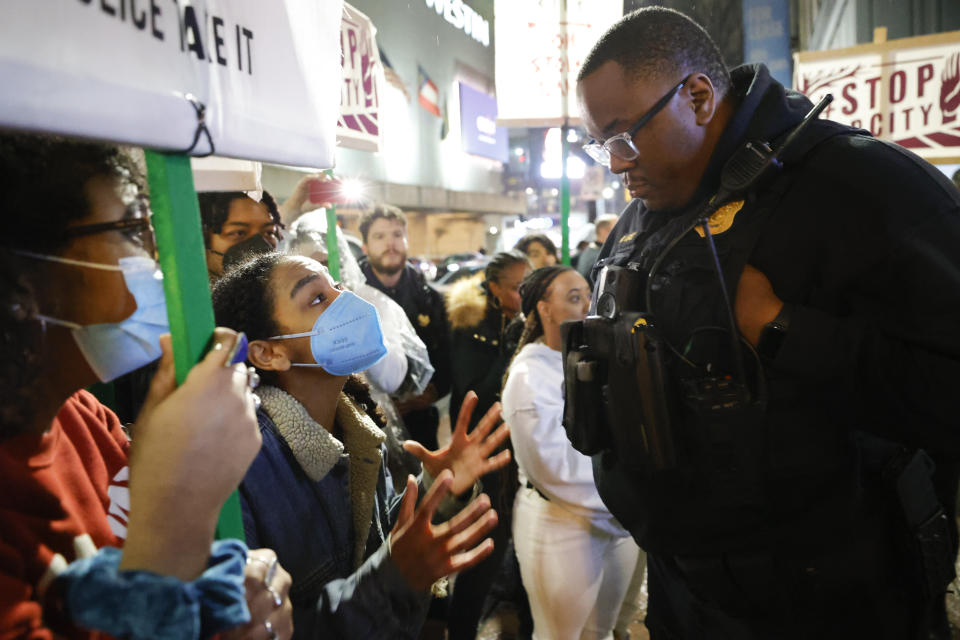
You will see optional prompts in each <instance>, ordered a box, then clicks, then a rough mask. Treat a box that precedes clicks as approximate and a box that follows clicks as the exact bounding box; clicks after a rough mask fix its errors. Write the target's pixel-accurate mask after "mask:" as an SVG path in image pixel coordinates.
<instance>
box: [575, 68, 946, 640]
mask: <svg viewBox="0 0 960 640" xmlns="http://www.w3.org/2000/svg"><path fill="white" fill-rule="evenodd" d="M732 79H733V82H732V88H731V91H732V93H733V95H734V97H735V98H736V100H737V101H738V107H737V109H736V112H735V115H734V116H733V118H732V120H731V121H730V122H729V124H728V126H727V128H726V130H725V131H724V133H723V135H722V137H721V139H720V141H719V142H718V145H717V147H716V150H715V152H714V155H713V157H712V158H711V160H710V163H709V165H708V168H707V170H706V173H705V175H704V177H703V180H702V182H701V184H700V185H699V188H698V191H697V192H696V195H695V196H694V198H693V199H692V201H691V203H690V205H689V206H688V207H687V208H685V209H683V210H681V211H674V212H656V211H651V210H647V209H646V208H645V207H644V205H643V203H642V202H641V201H640V200H634V201H633V202H631V203H630V204H629V205H628V206H627V208H626V210H625V211H624V213H623V215H621V216H620V220H619V222H618V223H617V225H616V226H615V228H614V229H613V231H612V232H611V234H610V237H609V238H608V239H607V241H606V243H605V244H604V247H603V250H602V252H601V255H600V260H599V261H598V265H597V267H596V269H595V270H594V274H593V275H594V278H595V279H596V278H597V277H599V275H600V270H601V269H602V268H603V267H604V266H607V265H619V266H627V265H630V264H631V263H632V265H633V267H635V268H636V270H637V272H638V273H639V274H641V277H643V278H644V280H645V276H644V274H646V273H648V271H649V269H650V267H651V266H652V264H653V262H654V261H655V260H656V258H657V257H658V256H659V255H660V254H661V252H662V251H663V250H664V247H665V246H666V245H667V244H668V243H669V242H670V240H672V239H673V238H674V237H676V236H677V235H678V234H679V233H680V232H682V230H683V229H684V226H685V225H687V224H688V222H689V221H690V220H691V215H690V214H691V212H692V211H694V210H695V209H697V208H698V207H699V206H700V205H702V203H703V202H705V201H706V200H707V199H708V198H709V197H710V196H711V195H712V194H713V193H714V192H716V191H717V188H718V186H719V176H720V171H721V168H722V167H723V165H724V163H725V162H726V161H727V159H728V158H729V157H730V156H731V154H732V153H733V151H734V150H735V149H737V148H738V147H739V146H740V145H741V144H742V143H743V142H745V141H748V140H763V141H769V142H774V141H777V140H782V139H783V136H784V134H785V133H786V132H788V131H789V130H791V129H792V128H793V127H795V126H796V125H797V124H798V123H799V122H800V121H801V119H802V118H803V116H804V114H806V113H807V112H808V111H809V110H810V109H811V107H812V105H811V103H810V102H809V101H808V100H807V99H806V98H805V97H804V96H802V95H800V94H798V93H795V92H793V91H786V92H785V90H784V88H783V87H782V86H781V85H780V84H778V83H777V82H776V81H774V80H772V79H771V78H770V76H769V73H768V71H767V70H766V68H765V67H764V66H763V65H756V66H752V65H751V66H745V67H739V68H737V69H734V70H733V71H732ZM934 99H935V98H934ZM774 146H775V144H774ZM792 149H793V150H792V152H788V154H787V157H786V158H785V169H784V171H783V172H782V173H781V174H780V175H779V177H777V178H776V179H775V180H773V181H772V182H771V181H768V182H767V183H764V185H763V186H761V187H759V188H758V189H757V190H755V192H753V193H750V194H748V195H747V196H745V197H744V198H743V200H744V202H743V205H742V208H739V210H737V207H738V206H739V205H734V206H733V207H732V208H731V209H728V210H727V211H728V216H727V220H726V222H725V223H723V224H720V226H719V227H718V229H717V230H716V231H715V234H716V235H715V241H716V245H717V251H718V252H719V255H720V262H721V264H722V265H723V267H724V269H725V277H726V279H727V282H728V286H729V287H730V292H731V297H732V296H733V293H734V292H735V290H736V283H737V281H738V279H739V275H740V272H741V271H742V267H743V264H744V263H745V262H747V261H749V263H750V264H752V265H753V266H755V267H756V268H757V269H759V270H760V271H761V272H763V273H764V274H765V275H766V276H767V277H768V278H769V280H770V281H771V283H772V285H773V289H774V291H775V293H776V294H777V296H778V297H779V298H780V299H782V300H783V301H784V302H785V303H788V304H789V305H790V307H789V308H790V309H791V313H790V319H789V328H788V330H787V332H786V335H785V338H784V340H783V342H782V344H781V345H780V348H779V349H778V350H777V351H776V352H775V353H773V354H769V355H771V356H772V357H769V358H766V359H765V361H764V371H765V376H764V379H765V382H766V386H767V402H766V408H765V412H763V413H762V416H761V417H760V418H759V419H758V420H757V421H756V423H755V424H748V423H749V422H750V421H749V420H745V421H744V424H743V425H742V427H743V428H742V429H741V428H740V426H741V425H737V424H733V425H727V427H730V428H729V429H728V431H727V433H732V434H734V435H733V438H734V439H736V438H740V441H739V442H735V443H734V446H733V447H732V448H731V449H723V448H722V447H714V446H711V445H706V446H702V445H703V443H702V442H701V446H700V448H699V449H697V448H696V447H692V448H691V449H690V450H691V451H694V453H692V454H690V455H689V457H688V458H687V466H686V467H685V468H682V469H681V470H679V471H675V472H666V473H659V474H652V475H650V474H645V473H644V472H642V471H640V470H638V469H637V467H636V465H635V464H633V462H634V460H633V458H634V456H635V455H636V452H629V451H618V450H615V448H608V449H607V450H605V451H603V452H602V453H599V454H597V455H594V456H593V462H594V474H595V479H596V483H597V487H598V489H599V493H600V495H601V497H602V498H603V500H604V502H605V503H606V504H607V506H608V507H609V508H610V510H611V512H612V513H613V514H614V515H615V516H616V517H617V518H618V519H619V520H620V522H622V523H623V525H624V526H625V527H626V528H627V529H629V530H630V531H631V533H632V534H633V535H634V537H635V538H636V540H637V542H638V543H639V544H640V545H641V546H642V547H643V548H645V549H646V550H647V552H648V553H649V567H650V569H649V570H650V604H649V614H648V620H647V623H648V627H649V628H650V630H651V636H652V637H653V638H654V639H657V638H696V639H698V640H704V639H711V638H725V639H726V638H736V639H738V640H740V639H744V638H830V637H844V638H846V637H869V638H898V639H899V638H913V637H940V635H938V634H941V635H942V634H944V633H947V632H946V619H945V614H944V611H943V598H942V593H941V594H940V595H939V597H933V598H926V599H924V598H922V597H921V595H920V591H921V590H920V589H919V588H918V587H917V586H916V581H915V580H912V578H911V576H914V574H913V573H911V571H913V565H914V563H913V562H912V560H908V559H907V556H906V555H905V553H904V552H903V551H902V547H901V546H899V545H898V542H901V541H903V540H904V536H902V535H901V527H900V525H899V524H898V523H899V522H900V520H898V518H899V517H900V513H899V508H898V505H896V504H894V503H895V501H894V500H891V498H890V495H891V494H890V492H889V491H888V490H887V489H886V488H885V485H884V482H883V480H882V479H883V478H885V477H887V476H886V472H887V470H888V469H887V468H886V467H884V466H883V464H884V463H885V462H886V459H883V460H880V461H879V462H878V461H877V460H873V461H871V460H869V458H871V456H872V457H877V456H875V455H873V454H872V453H871V452H870V451H867V450H865V449H863V448H861V447H860V446H858V444H857V441H856V440H855V438H854V434H855V433H857V432H868V433H870V434H873V435H877V436H880V437H882V438H883V439H884V440H883V442H895V443H900V444H902V445H905V446H906V447H908V448H914V447H922V448H923V449H925V450H926V451H927V452H929V454H930V456H931V457H932V458H933V460H934V461H935V462H936V465H937V468H936V473H935V474H934V477H933V483H934V486H935V488H936V494H937V496H938V497H939V499H940V502H941V503H942V505H943V506H944V507H945V508H946V514H947V518H949V523H950V525H951V526H950V527H949V533H947V534H946V537H947V538H949V539H947V540H941V542H943V543H944V544H945V545H946V547H948V552H950V553H952V554H953V555H955V554H956V539H955V538H956V530H955V527H953V526H952V525H953V523H954V522H955V520H954V516H955V513H954V503H955V497H956V491H957V482H958V464H957V461H958V456H960V428H958V426H960V415H958V412H957V411H956V409H955V407H954V395H955V394H956V393H957V389H960V192H958V191H957V189H956V187H955V186H954V185H953V184H952V183H951V182H950V181H949V180H947V179H946V178H945V177H944V176H942V175H941V174H940V173H939V172H938V171H937V170H936V169H935V168H933V167H931V166H930V165H929V164H927V163H926V162H924V161H923V160H921V159H919V158H917V157H916V156H914V155H913V154H911V153H910V152H908V151H906V150H904V149H902V148H900V147H897V146H896V145H893V144H889V143H887V142H883V141H880V140H877V139H874V138H872V137H870V136H869V134H867V133H866V132H863V131H859V130H854V129H849V128H847V127H843V126H841V125H838V124H836V123H832V122H828V121H824V120H818V121H815V122H813V123H811V125H810V126H809V127H808V128H807V129H806V131H805V133H804V134H802V136H801V138H800V139H799V140H798V141H797V144H796V145H794V146H793V147H792ZM731 211H733V213H730V212H731ZM755 225H759V226H755ZM751 230H755V231H753V232H752V231H751ZM751 234H752V235H754V236H756V237H755V238H754V239H753V240H744V239H745V238H749V237H750V236H751ZM738 252H739V254H738ZM712 260H713V258H712V256H711V254H710V251H709V248H708V245H707V243H706V240H705V239H704V238H702V237H701V236H700V235H699V234H697V233H695V232H693V231H691V232H689V233H687V234H686V235H685V236H684V237H683V238H682V239H681V240H680V241H679V242H678V243H677V244H676V246H675V247H674V248H673V249H672V250H671V251H670V252H669V254H668V255H667V257H666V258H665V259H664V260H663V262H662V263H661V266H660V268H659V269H658V271H657V274H656V275H655V279H654V282H652V283H651V285H652V293H651V306H652V309H646V310H645V311H647V312H649V313H650V314H651V316H652V317H653V318H654V319H655V321H656V322H657V324H658V325H659V328H660V330H661V331H663V332H664V333H665V335H666V337H667V339H669V340H670V342H671V343H672V344H673V345H674V346H675V347H676V349H677V350H678V351H679V352H680V353H684V352H686V353H687V355H690V354H695V353H697V352H698V350H699V351H702V352H710V348H711V344H710V343H711V342H715V343H723V344H726V342H725V341H726V340H728V337H727V336H724V333H723V331H722V330H718V329H717V327H720V328H723V327H726V326H729V325H728V323H727V321H726V307H725V305H724V303H723V300H722V296H721V294H720V287H719V286H718V279H717V276H716V274H715V273H714V271H713V270H712V268H711V261H712ZM643 284H646V283H645V282H644V283H643ZM643 284H642V285H641V286H643ZM596 305H597V300H596V296H595V298H594V300H593V303H592V308H591V313H595V312H596ZM637 310H638V311H644V309H637ZM711 327H712V328H711ZM698 329H699V330H698ZM714 346H715V345H714ZM728 353H729V352H728ZM691 357H692V356H691ZM681 368H682V367H681V365H678V364H677V363H676V362H675V363H674V364H673V365H672V368H671V371H672V372H679V371H680V369H681ZM612 401H614V402H619V403H622V406H621V407H620V408H621V409H622V408H623V406H629V405H630V404H631V403H634V404H635V399H633V398H617V399H613V400H612ZM691 420H692V421H691ZM682 427H683V428H684V429H685V431H684V434H686V435H681V440H682V438H683V437H693V438H694V439H696V437H698V436H690V434H696V433H702V431H701V432H697V431H696V430H697V429H700V428H702V425H697V424H696V420H695V419H689V417H688V419H687V422H686V423H685V424H683V425H682ZM569 428H570V427H569V425H568V429H569ZM571 439H573V438H571ZM728 444H729V443H728ZM688 453H689V452H688ZM880 458H883V456H880ZM681 466H683V465H681ZM731 470H732V472H733V475H732V476H730V472H731ZM725 473H726V474H727V475H724V474H725ZM738 474H739V475H738ZM729 477H735V480H734V481H732V482H730V483H729V484H727V483H726V482H725V480H726V479H729ZM944 522H946V520H944ZM943 537H944V536H942V535H941V536H940V538H943ZM926 634H929V635H926ZM943 637H949V635H946V636H943Z"/></svg>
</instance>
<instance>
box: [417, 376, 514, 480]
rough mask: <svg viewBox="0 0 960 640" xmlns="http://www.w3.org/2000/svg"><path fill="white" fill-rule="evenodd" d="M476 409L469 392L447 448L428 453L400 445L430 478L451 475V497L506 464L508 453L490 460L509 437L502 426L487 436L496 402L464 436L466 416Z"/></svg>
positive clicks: (496, 414) (495, 419)
mask: <svg viewBox="0 0 960 640" xmlns="http://www.w3.org/2000/svg"><path fill="white" fill-rule="evenodd" d="M476 406H477V394H475V393H474V392H473V391H470V392H468V393H467V396H466V398H464V400H463V405H462V406H461V407H460V414H459V415H458V416H457V426H456V428H455V429H454V430H453V437H452V438H451V439H450V444H448V445H447V446H445V447H443V448H442V449H437V450H436V451H429V450H427V449H426V448H425V447H424V446H423V445H421V444H420V443H419V442H415V441H413V440H407V441H406V442H404V443H403V448H404V449H406V450H407V451H408V452H410V453H411V454H413V455H415V456H416V457H417V458H418V459H419V460H420V462H422V463H423V466H424V468H425V469H426V470H427V471H428V472H429V473H430V475H431V476H433V477H434V478H436V477H438V476H439V475H440V472H441V471H443V470H444V469H449V470H450V471H452V472H453V486H452V488H451V490H452V491H453V494H454V495H460V494H462V493H464V492H465V491H467V490H468V489H470V487H472V486H473V483H474V482H476V480H477V478H479V477H480V476H484V475H486V474H488V473H490V472H491V471H496V470H497V469H499V468H501V467H503V466H504V465H506V464H507V463H508V462H510V452H509V451H501V452H500V453H498V454H496V455H493V456H492V457H491V454H493V452H494V451H496V450H497V448H498V447H499V446H500V445H501V444H503V442H504V441H506V439H507V436H509V435H510V429H509V428H508V427H507V425H505V424H501V425H500V427H499V428H498V429H497V430H496V431H494V432H493V434H492V435H490V431H491V430H492V429H493V427H494V425H496V424H497V423H498V422H499V420H500V403H499V402H497V403H495V404H494V405H493V406H492V407H490V410H489V411H487V413H486V415H485V416H483V419H481V420H480V422H479V423H478V424H477V427H476V428H475V429H474V430H473V432H472V433H469V434H468V433H467V425H469V424H470V416H471V415H472V414H473V409H474V407H476ZM488 436H489V437H488Z"/></svg>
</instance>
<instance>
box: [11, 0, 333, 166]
mask: <svg viewBox="0 0 960 640" xmlns="http://www.w3.org/2000/svg"><path fill="white" fill-rule="evenodd" d="M342 5H343V2H342V0H275V1H273V2H262V1H260V0H193V1H188V0H164V1H163V2H161V1H160V0H98V1H96V2H89V1H83V2H78V1H77V0H70V1H64V0H60V1H58V0H6V2H4V3H3V4H2V6H0V77H2V78H3V81H4V87H3V92H2V94H0V125H2V126H5V127H10V128H17V129H28V130H38V131H50V132H56V133H62V134H68V135H76V136H83V137H89V138H100V139H106V140H114V141H118V142H127V143H130V144H135V145H140V146H145V147H152V148H155V149H162V150H174V151H185V150H186V149H188V148H190V147H191V145H192V144H193V141H194V137H195V134H196V133H197V129H198V115H197V110H196V109H197V107H196V105H200V104H202V105H203V107H204V109H205V123H206V126H207V129H208V130H209V134H210V135H209V137H210V138H211V139H212V140H213V143H214V145H215V149H216V153H217V155H221V156H233V157H238V158H248V159H254V160H263V161H268V162H276V163H282V164H295V165H302V166H309V167H316V168H326V167H331V166H333V159H334V158H333V151H334V146H335V129H336V124H337V113H338V111H339V107H340V105H339V102H340V91H339V90H338V88H339V87H340V56H339V53H340V52H339V34H340V14H341V10H342ZM188 96H193V99H194V101H195V103H194V102H191V101H190V100H189V99H188ZM209 151H210V145H209V142H208V140H207V137H206V136H201V137H200V139H199V140H198V142H197V144H196V146H195V147H194V148H193V152H194V153H197V154H202V153H207V152H209Z"/></svg>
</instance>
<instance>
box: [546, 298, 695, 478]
mask: <svg viewBox="0 0 960 640" xmlns="http://www.w3.org/2000/svg"><path fill="white" fill-rule="evenodd" d="M563 337H564V352H563V356H564V368H565V371H564V391H565V395H566V403H565V406H564V420H563V424H564V427H565V428H566V430H567V434H568V437H569V438H570V441H571V443H573V446H574V448H575V449H577V450H578V451H580V452H581V453H584V454H586V455H595V454H597V453H599V452H601V451H603V450H611V449H612V450H615V451H619V452H621V453H622V459H623V460H624V462H625V464H627V465H628V466H630V467H633V468H634V469H639V470H643V471H656V470H661V469H667V468H672V467H674V466H676V463H677V460H676V446H675V442H674V437H673V431H672V428H671V424H670V413H671V412H670V410H669V408H668V407H667V402H668V398H671V397H673V395H674V394H672V393H670V390H669V389H668V384H669V382H668V380H669V378H668V375H667V372H666V367H665V361H664V360H665V358H664V353H663V351H664V347H663V344H662V342H661V341H660V340H659V339H658V338H657V337H656V330H655V328H654V327H653V326H652V325H650V324H649V323H648V322H647V319H646V316H645V315H644V314H642V313H636V312H626V313H622V314H620V315H619V316H618V317H617V319H615V320H611V319H609V318H604V317H600V316H591V317H588V318H586V319H585V320H583V321H578V322H567V323H564V325H563Z"/></svg>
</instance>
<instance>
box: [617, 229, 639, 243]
mask: <svg viewBox="0 0 960 640" xmlns="http://www.w3.org/2000/svg"><path fill="white" fill-rule="evenodd" d="M636 237H637V232H636V231H634V232H633V233H628V234H627V235H625V236H623V237H622V238H620V242H630V241H631V240H633V239H634V238H636Z"/></svg>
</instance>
